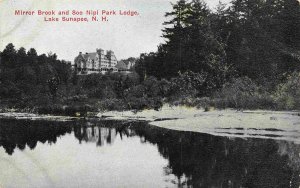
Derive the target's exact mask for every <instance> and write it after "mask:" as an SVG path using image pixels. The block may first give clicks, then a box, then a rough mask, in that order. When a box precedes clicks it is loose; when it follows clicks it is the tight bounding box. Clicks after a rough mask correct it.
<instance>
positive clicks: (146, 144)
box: [0, 119, 300, 188]
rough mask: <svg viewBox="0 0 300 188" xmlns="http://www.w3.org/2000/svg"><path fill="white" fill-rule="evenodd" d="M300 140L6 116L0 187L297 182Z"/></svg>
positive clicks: (0, 141) (1, 124)
mask: <svg viewBox="0 0 300 188" xmlns="http://www.w3.org/2000/svg"><path fill="white" fill-rule="evenodd" d="M299 153H300V146H299V145H297V144H295V143H293V142H287V141H275V140H264V139H241V138H227V137H215V136H211V135H206V134H200V133H192V132H180V131H172V130H166V129H161V128H156V127H153V126H149V125H147V124H146V123H142V122H114V121H101V122H84V121H76V122H48V121H28V120H4V119H2V120H0V187H1V188H3V187H4V188H9V187H30V188H32V187H38V188H40V187H41V188H42V187H47V188H48V187H49V188H55V187H80V188H81V187H86V188H89V187H92V188H93V187H126V188H127V187H128V188H131V187H138V188H140V187H143V188H144V187H145V188H146V187H151V188H152V187H153V188H155V187H163V188H164V187H204V188H206V187H222V188H226V187H228V188H234V187H249V188H252V187H283V188H286V187H297V188H298V187H299V186H300V177H299V175H300V157H299Z"/></svg>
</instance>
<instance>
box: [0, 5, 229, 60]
mask: <svg viewBox="0 0 300 188" xmlns="http://www.w3.org/2000/svg"><path fill="white" fill-rule="evenodd" d="M171 2H176V0H0V51H2V50H3V49H4V48H5V46H6V45H7V44H8V43H13V44H14V45H15V47H16V48H17V49H18V48H20V47H25V48H26V49H27V50H28V49H29V48H35V49H36V50H37V52H38V54H42V53H45V54H47V53H48V52H53V53H56V54H57V55H58V58H59V59H65V60H68V61H73V60H74V58H75V57H76V56H77V55H78V53H79V52H83V53H85V52H95V51H96V48H102V49H104V50H113V51H114V52H115V54H116V56H117V58H118V59H124V58H128V57H139V55H140V53H149V52H152V51H156V50H157V46H158V45H159V44H160V43H163V42H164V39H163V38H162V37H161V35H162V32H161V30H162V28H163V25H162V23H163V22H164V21H166V18H165V17H164V14H165V12H168V11H170V10H171ZM218 2H219V0H206V3H207V4H208V6H209V7H210V8H212V9H213V8H214V7H215V6H216V5H217V4H218ZM222 2H224V3H227V2H229V0H222ZM15 10H24V11H28V10H35V11H37V10H55V11H61V10H70V11H72V10H78V11H80V10H81V11H84V12H85V11H86V10H116V11H117V12H118V11H119V10H132V11H138V12H139V15H138V16H134V17H131V16H109V17H108V19H109V20H108V21H107V22H101V21H100V22H91V21H89V22H78V23H76V22H45V21H44V16H37V15H33V16H28V15H27V16H26V15H24V16H20V15H19V16H16V15H15ZM50 17H51V16H50ZM56 17H57V16H56ZM59 17H60V18H61V16H59ZM69 17H74V16H72V15H69ZM82 17H86V16H85V15H83V16H82ZM88 18H89V19H91V17H90V16H88Z"/></svg>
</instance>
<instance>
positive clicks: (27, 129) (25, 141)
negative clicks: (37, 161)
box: [0, 119, 72, 155]
mask: <svg viewBox="0 0 300 188" xmlns="http://www.w3.org/2000/svg"><path fill="white" fill-rule="evenodd" d="M0 124H1V126H0V147H1V146H2V147H3V148H4V149H5V151H6V153H8V154H9V155H11V154H12V153H13V152H14V150H15V148H19V149H20V150H24V149H25V148H26V145H27V146H28V147H29V148H30V149H34V148H35V147H36V145H37V142H41V143H46V142H48V143H50V144H51V143H56V140H57V137H59V136H61V135H64V134H66V133H71V131H72V128H71V127H70V126H68V125H67V123H64V122H46V121H43V122H41V121H28V120H4V119H1V120H0Z"/></svg>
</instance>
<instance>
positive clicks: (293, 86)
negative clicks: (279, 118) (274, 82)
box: [274, 72, 300, 110]
mask: <svg viewBox="0 0 300 188" xmlns="http://www.w3.org/2000/svg"><path fill="white" fill-rule="evenodd" d="M274 100H275V102H276V104H277V107H278V109H284V110H292V109H297V110H299V109H300V73H297V72H294V73H293V74H291V75H290V76H288V78H287V81H286V82H285V83H283V84H280V85H278V87H277V90H276V92H275V94H274Z"/></svg>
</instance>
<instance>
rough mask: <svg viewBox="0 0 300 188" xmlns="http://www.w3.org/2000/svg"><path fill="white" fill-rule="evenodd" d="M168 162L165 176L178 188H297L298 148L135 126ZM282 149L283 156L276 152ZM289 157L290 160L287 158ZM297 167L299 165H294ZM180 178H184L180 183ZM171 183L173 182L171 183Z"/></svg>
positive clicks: (284, 143) (255, 140) (293, 145)
mask: <svg viewBox="0 0 300 188" xmlns="http://www.w3.org/2000/svg"><path fill="white" fill-rule="evenodd" d="M135 132H136V134H137V135H139V136H143V137H145V139H146V141H148V142H150V143H153V144H157V146H158V150H159V152H160V153H161V155H162V156H163V157H164V158H166V159H168V160H169V165H168V166H167V167H166V168H165V173H166V174H174V175H176V176H177V178H178V180H177V181H176V182H174V183H176V184H178V186H179V187H181V186H182V185H183V184H185V183H187V184H188V186H192V187H299V185H300V180H299V173H300V170H299V169H300V168H299V166H298V167H297V168H295V165H294V167H292V165H290V164H291V160H290V159H293V161H294V163H295V161H297V162H299V161H300V158H299V151H300V147H299V145H295V144H292V146H291V145H290V144H288V146H287V143H288V142H279V141H274V140H262V139H240V138H236V139H230V138H224V137H215V136H211V135H206V134H199V133H191V132H179V131H170V130H166V129H160V128H155V127H151V126H145V127H141V126H136V127H135ZM283 146H285V153H284V152H282V150H280V148H282V147H283ZM291 155H292V156H291ZM298 164H299V163H298ZM183 177H186V178H185V180H183ZM173 181H174V180H173Z"/></svg>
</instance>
